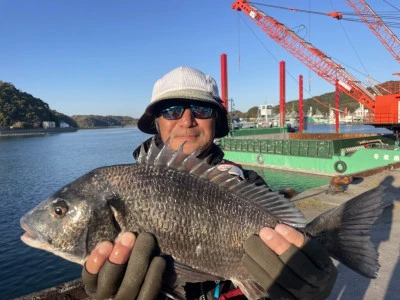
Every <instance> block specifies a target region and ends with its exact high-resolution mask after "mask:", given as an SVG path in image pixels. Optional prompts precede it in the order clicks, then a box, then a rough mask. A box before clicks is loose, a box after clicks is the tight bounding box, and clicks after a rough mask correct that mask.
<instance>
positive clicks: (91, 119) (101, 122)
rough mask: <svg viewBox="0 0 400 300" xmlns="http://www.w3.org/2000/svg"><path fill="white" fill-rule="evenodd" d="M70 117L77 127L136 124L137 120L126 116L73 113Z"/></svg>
mask: <svg viewBox="0 0 400 300" xmlns="http://www.w3.org/2000/svg"><path fill="white" fill-rule="evenodd" d="M71 118H72V119H73V120H74V121H75V122H76V123H77V124H78V127H79V128H96V127H110V126H136V124H137V121H138V120H137V119H134V118H131V117H127V116H96V115H74V116H71Z"/></svg>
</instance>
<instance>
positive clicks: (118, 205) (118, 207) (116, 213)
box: [106, 195, 127, 232]
mask: <svg viewBox="0 0 400 300" xmlns="http://www.w3.org/2000/svg"><path fill="white" fill-rule="evenodd" d="M106 201H107V204H108V206H109V207H110V209H111V212H112V214H113V217H114V224H115V225H116V226H118V227H119V231H120V232H125V231H127V226H126V222H125V217H124V216H125V206H124V204H123V202H122V201H121V198H120V197H119V196H117V195H113V197H107V198H106Z"/></svg>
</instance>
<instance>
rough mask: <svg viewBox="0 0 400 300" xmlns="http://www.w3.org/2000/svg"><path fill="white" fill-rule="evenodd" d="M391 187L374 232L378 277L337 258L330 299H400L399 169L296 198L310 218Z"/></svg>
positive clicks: (302, 194)
mask: <svg viewBox="0 0 400 300" xmlns="http://www.w3.org/2000/svg"><path fill="white" fill-rule="evenodd" d="M380 184H383V185H385V186H387V187H388V189H387V191H386V193H385V198H384V199H385V203H387V204H391V205H390V206H388V207H386V208H385V210H384V212H383V214H382V216H381V218H380V219H379V220H378V221H377V222H376V223H375V225H374V227H373V230H372V231H371V236H372V241H373V243H374V245H375V246H376V247H377V249H378V252H379V263H380V265H381V268H380V270H379V274H378V278H376V279H367V278H364V277H363V276H361V275H359V274H357V273H356V272H354V271H352V270H350V269H348V268H347V267H346V266H344V265H343V264H341V263H339V262H337V261H335V265H336V266H337V268H338V271H339V275H338V279H337V281H336V284H335V286H334V289H333V291H332V293H331V295H330V297H329V298H328V299H330V300H333V299H351V300H358V299H367V300H379V299H400V169H397V168H396V169H393V170H387V171H383V172H380V173H377V174H374V175H371V176H368V177H364V178H354V179H353V182H352V183H350V184H348V185H347V186H344V188H345V190H344V191H343V192H340V193H336V194H329V193H328V194H327V193H326V191H327V187H326V186H324V187H319V188H315V189H312V190H308V191H305V192H303V193H300V194H299V195H297V196H295V197H294V198H293V200H294V201H296V203H297V205H298V207H299V208H300V209H301V210H302V211H303V212H304V214H305V215H306V217H307V218H308V219H309V220H311V219H313V218H314V217H316V216H317V215H319V214H320V213H322V212H324V211H326V210H328V209H330V208H333V207H335V206H337V205H340V204H341V203H343V202H345V201H347V200H349V199H351V198H353V197H355V196H357V195H359V194H361V193H363V192H367V191H369V190H371V189H373V188H374V187H377V186H378V185H380Z"/></svg>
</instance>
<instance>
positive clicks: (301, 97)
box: [299, 75, 304, 133]
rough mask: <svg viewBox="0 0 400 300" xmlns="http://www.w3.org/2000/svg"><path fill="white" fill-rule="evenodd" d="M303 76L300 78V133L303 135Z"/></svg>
mask: <svg viewBox="0 0 400 300" xmlns="http://www.w3.org/2000/svg"><path fill="white" fill-rule="evenodd" d="M303 121H304V117H303V76H302V75H300V76H299V132H300V133H303V128H304V124H303Z"/></svg>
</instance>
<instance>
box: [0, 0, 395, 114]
mask: <svg viewBox="0 0 400 300" xmlns="http://www.w3.org/2000/svg"><path fill="white" fill-rule="evenodd" d="M233 2H234V1H233V0H201V1H200V0H146V1H133V0H131V1H127V0H117V1H110V0H109V1H103V0H84V1H82V0H68V1H64V0H56V1H54V0H35V1H30V0H0V80H2V81H5V82H10V83H12V84H13V85H15V87H16V88H17V89H19V90H21V91H23V92H27V93H29V94H32V95H33V96H34V97H37V98H40V99H41V100H43V101H44V102H46V103H48V104H49V106H50V108H51V109H54V110H57V111H58V112H61V113H64V114H66V115H69V116H71V115H88V114H95V115H121V116H131V117H134V118H139V117H140V116H141V114H142V113H143V111H144V110H145V108H146V106H147V105H148V104H149V102H150V98H151V93H152V89H153V84H154V82H155V81H156V80H157V79H159V78H160V77H162V76H163V75H164V74H166V73H167V72H169V71H170V70H172V69H174V68H176V67H178V66H191V67H194V68H197V69H199V70H201V71H202V72H204V73H206V74H209V75H211V76H213V77H214V78H215V79H216V80H217V82H218V85H219V86H220V81H221V73H220V56H221V54H223V53H224V54H226V55H227V57H228V97H229V98H230V99H233V103H234V109H235V110H240V111H242V112H246V111H247V110H248V109H250V108H252V107H254V106H257V105H261V104H272V105H276V104H278V103H279V62H280V61H285V63H286V100H287V101H291V100H296V99H298V77H299V75H302V76H303V78H304V98H309V97H311V96H318V95H320V94H324V93H329V92H333V91H334V87H333V86H332V85H331V84H329V83H328V82H326V81H325V80H323V79H321V78H320V77H318V75H316V74H315V73H313V72H312V71H310V70H309V69H308V68H307V67H306V66H305V65H304V64H302V63H301V62H300V61H298V60H297V59H296V58H294V57H293V56H292V55H291V54H290V53H289V52H287V51H286V50H285V49H284V48H282V47H281V46H280V45H278V44H277V43H275V42H274V41H273V40H272V39H270V38H269V37H268V36H267V35H266V34H265V33H264V32H263V31H262V30H261V29H260V28H259V27H257V26H256V25H255V24H254V23H253V22H252V21H251V20H250V18H248V17H247V16H246V15H245V13H244V12H237V11H234V10H233V9H232V8H231V5H232V3H233ZM367 2H368V4H369V5H370V6H371V7H372V8H373V9H374V10H375V11H376V12H377V13H378V14H380V13H381V12H382V13H383V12H391V13H397V14H398V16H399V15H400V10H399V9H400V5H398V3H397V1H395V0H386V1H385V0H367ZM257 3H261V4H268V5H276V6H281V7H286V8H297V9H302V10H307V11H318V12H331V11H340V12H346V13H352V10H351V8H350V7H349V6H348V5H347V4H346V1H345V0H323V1H322V0H302V1H299V0H298V1H295V0H279V1H275V0H269V1H266V0H259V1H257ZM389 4H392V6H391V5H389ZM395 5H397V7H393V6H395ZM257 7H258V8H259V9H261V10H262V11H263V12H264V13H266V14H267V15H269V16H271V17H273V18H275V19H276V20H278V21H279V22H281V23H283V24H285V25H286V26H287V27H289V28H292V29H293V30H295V31H297V30H298V29H301V30H300V31H298V34H299V35H300V36H301V37H302V38H303V39H305V40H307V41H309V42H311V43H312V44H313V45H314V46H315V47H317V48H319V49H320V50H322V51H323V52H325V53H326V54H327V55H328V56H330V57H331V58H332V59H334V60H335V61H337V62H340V63H341V64H342V65H343V66H345V68H346V70H347V71H349V72H350V73H351V74H352V75H353V76H354V77H356V78H357V79H359V80H360V81H361V82H362V83H363V84H364V85H365V86H367V85H368V83H367V82H366V81H365V80H366V78H368V76H370V77H371V78H373V79H374V80H376V81H378V82H385V81H387V80H398V79H400V78H399V77H398V76H395V75H393V73H395V72H400V68H399V65H398V63H397V62H396V60H395V59H394V58H393V57H392V55H391V54H390V53H389V52H388V51H387V50H386V49H385V48H384V46H383V45H382V44H381V43H380V42H379V40H378V39H377V38H376V37H375V36H374V35H373V34H372V32H371V31H370V30H369V29H368V27H367V26H366V25H365V24H364V23H362V22H349V21H338V20H336V19H333V18H331V17H328V16H325V15H319V14H310V13H303V12H296V11H293V10H285V9H278V8H273V7H271V6H260V5H257ZM355 18H356V17H355ZM390 28H391V29H392V31H393V32H394V33H395V34H396V35H397V36H399V34H400V32H399V31H400V29H399V28H396V27H390ZM229 110H231V106H229Z"/></svg>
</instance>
